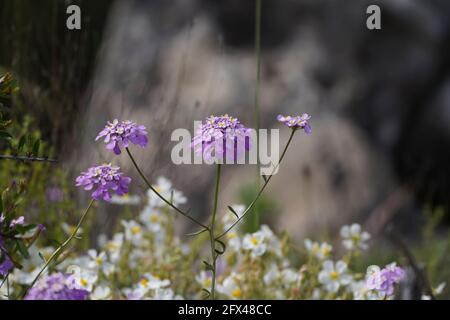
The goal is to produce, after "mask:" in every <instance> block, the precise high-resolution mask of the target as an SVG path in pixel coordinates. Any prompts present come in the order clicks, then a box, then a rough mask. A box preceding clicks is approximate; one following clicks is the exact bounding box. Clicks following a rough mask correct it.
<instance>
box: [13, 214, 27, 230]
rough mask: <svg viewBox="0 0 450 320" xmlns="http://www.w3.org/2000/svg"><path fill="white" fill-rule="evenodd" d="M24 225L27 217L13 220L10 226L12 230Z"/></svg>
mask: <svg viewBox="0 0 450 320" xmlns="http://www.w3.org/2000/svg"><path fill="white" fill-rule="evenodd" d="M24 223H25V217H24V216H21V217H19V218H17V219H13V220H12V221H11V223H10V224H9V227H10V228H14V227H15V226H23V225H24Z"/></svg>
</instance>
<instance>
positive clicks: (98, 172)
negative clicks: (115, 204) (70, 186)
mask: <svg viewBox="0 0 450 320" xmlns="http://www.w3.org/2000/svg"><path fill="white" fill-rule="evenodd" d="M130 182H131V178H129V177H126V176H124V175H123V173H122V172H121V171H120V168H119V167H113V166H112V165H111V164H103V165H101V166H95V167H91V168H89V169H88V170H87V171H86V172H82V173H81V175H80V176H79V177H78V178H77V179H76V186H77V187H83V188H84V190H94V192H93V193H92V198H93V199H95V200H101V199H103V200H105V201H110V200H111V194H110V190H112V191H114V192H115V193H116V194H117V195H119V196H123V195H124V194H126V193H128V185H129V184H130Z"/></svg>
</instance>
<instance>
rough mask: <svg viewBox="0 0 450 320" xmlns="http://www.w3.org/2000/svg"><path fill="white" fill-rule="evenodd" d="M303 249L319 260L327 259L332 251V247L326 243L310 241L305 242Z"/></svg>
mask: <svg viewBox="0 0 450 320" xmlns="http://www.w3.org/2000/svg"><path fill="white" fill-rule="evenodd" d="M305 247H306V250H308V252H310V253H311V254H312V255H313V256H315V257H316V258H317V259H319V260H324V259H326V258H328V257H329V256H330V254H331V251H332V250H333V247H332V246H331V245H329V244H328V243H326V242H322V243H318V242H312V241H311V240H310V239H306V240H305Z"/></svg>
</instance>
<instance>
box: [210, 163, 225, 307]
mask: <svg viewBox="0 0 450 320" xmlns="http://www.w3.org/2000/svg"><path fill="white" fill-rule="evenodd" d="M221 171H222V165H221V164H218V165H217V173H216V187H215V189H214V206H213V212H212V216H211V225H210V227H209V239H210V241H211V259H212V263H211V266H212V270H211V271H212V281H211V299H212V300H214V299H215V298H216V261H217V255H216V239H215V236H214V227H215V224H216V214H217V206H218V203H219V201H218V200H219V186H220V175H221Z"/></svg>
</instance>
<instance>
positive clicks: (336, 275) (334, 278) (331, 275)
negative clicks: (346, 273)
mask: <svg viewBox="0 0 450 320" xmlns="http://www.w3.org/2000/svg"><path fill="white" fill-rule="evenodd" d="M338 278H339V273H337V272H336V271H331V272H330V279H331V280H337V279H338Z"/></svg>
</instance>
